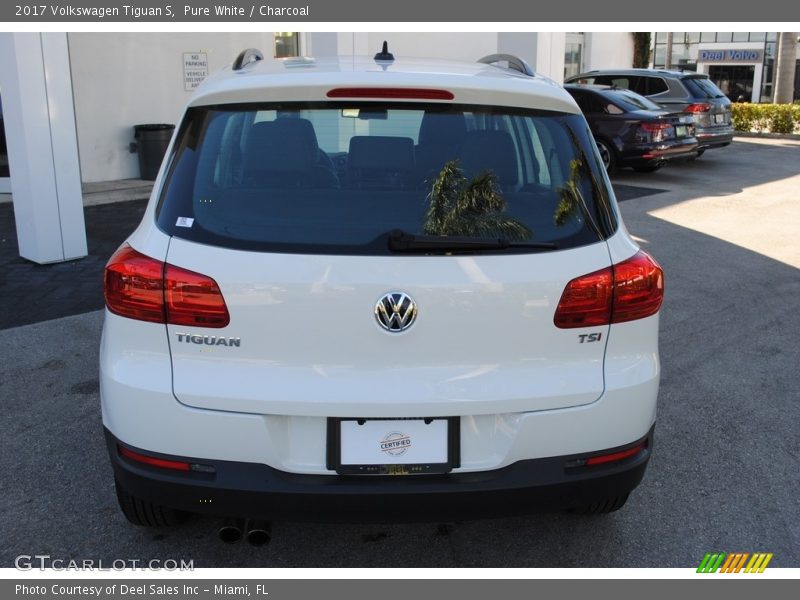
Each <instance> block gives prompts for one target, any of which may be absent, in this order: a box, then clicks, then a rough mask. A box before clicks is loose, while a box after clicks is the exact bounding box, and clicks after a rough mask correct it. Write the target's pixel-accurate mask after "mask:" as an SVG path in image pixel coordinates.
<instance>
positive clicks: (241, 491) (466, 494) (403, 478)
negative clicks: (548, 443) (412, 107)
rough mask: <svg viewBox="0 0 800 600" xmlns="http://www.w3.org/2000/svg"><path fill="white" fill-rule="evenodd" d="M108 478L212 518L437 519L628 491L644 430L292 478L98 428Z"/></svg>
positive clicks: (560, 505) (580, 502)
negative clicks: (159, 448)
mask: <svg viewBox="0 0 800 600" xmlns="http://www.w3.org/2000/svg"><path fill="white" fill-rule="evenodd" d="M105 435H106V442H107V445H108V451H109V455H110V457H111V463H112V466H113V469H114V476H115V477H116V479H117V481H118V483H119V484H120V485H121V486H122V487H124V488H125V489H126V490H127V491H128V492H129V493H131V494H133V495H134V496H137V497H139V498H141V499H144V500H147V501H150V502H153V503H156V504H161V505H163V506H167V507H170V508H175V509H179V510H184V511H188V512H194V513H201V514H207V515H216V516H235V517H248V518H259V519H287V520H298V521H361V522H365V521H405V520H414V521H436V520H442V519H444V520H462V519H472V518H485V517H493V516H506V515H513V514H526V513H531V512H537V511H542V510H548V509H565V508H566V509H569V508H578V507H581V506H584V505H586V504H590V503H592V502H593V501H596V500H599V499H601V498H613V497H616V496H621V495H623V494H626V493H628V492H630V491H631V490H633V489H634V488H635V487H636V486H637V485H638V484H639V482H640V481H641V480H642V477H643V476H644V471H645V468H646V467H647V462H648V460H649V458H650V454H651V452H652V448H653V429H651V430H650V431H649V432H648V433H647V435H646V436H645V437H644V438H642V439H640V440H636V441H634V442H632V443H630V444H626V445H625V446H621V447H618V448H609V449H607V450H603V451H602V452H595V453H587V454H581V455H569V456H559V457H551V458H540V459H532V460H523V461H519V462H516V463H514V464H512V465H509V466H507V467H503V468H501V469H496V470H492V471H479V472H471V473H448V474H446V475H397V476H383V475H335V474H334V475H298V474H294V473H287V472H284V471H279V470H277V469H273V468H271V467H269V466H267V465H263V464H256V463H241V462H231V461H214V460H207V459H194V458H188V457H175V456H165V455H160V454H155V453H152V452H148V451H147V450H144V449H140V448H136V447H132V446H128V445H127V444H124V443H122V442H121V441H120V440H117V439H116V438H115V437H114V435H113V434H112V433H111V432H110V431H108V430H107V429H106V430H105ZM643 441H646V442H647V444H646V448H645V449H644V450H642V451H641V452H639V453H637V454H636V455H634V456H632V457H630V458H627V459H625V460H622V461H619V462H615V463H609V464H604V465H600V466H596V467H580V468H567V466H566V465H567V463H568V462H570V463H572V462H574V460H575V459H577V458H585V457H587V456H592V455H596V454H607V453H611V452H616V451H619V450H624V449H627V448H630V447H633V446H636V445H638V444H641V443H642V442H643ZM119 446H124V447H126V448H130V449H131V450H134V451H136V452H141V453H146V454H149V455H152V456H156V457H158V458H165V459H168V460H178V461H181V460H184V461H187V462H197V463H202V464H203V465H210V466H213V467H214V470H215V472H214V473H213V474H210V473H192V472H178V471H170V470H166V469H160V468H157V467H151V466H147V465H143V464H140V463H136V462H133V461H131V460H129V459H127V458H124V457H122V456H120V453H119V450H118V447H119Z"/></svg>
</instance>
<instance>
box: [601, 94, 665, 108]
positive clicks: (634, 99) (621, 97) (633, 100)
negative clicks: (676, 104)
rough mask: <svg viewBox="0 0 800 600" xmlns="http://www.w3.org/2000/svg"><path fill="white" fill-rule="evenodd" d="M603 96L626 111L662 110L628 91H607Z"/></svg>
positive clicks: (650, 101) (651, 102) (642, 97)
mask: <svg viewBox="0 0 800 600" xmlns="http://www.w3.org/2000/svg"><path fill="white" fill-rule="evenodd" d="M604 94H605V95H606V96H607V97H608V98H609V99H610V100H613V101H614V102H615V103H616V104H618V105H620V106H621V107H622V108H624V109H626V110H628V111H632V110H662V108H661V107H660V106H659V105H658V104H656V103H655V102H653V101H652V100H648V99H647V98H645V97H644V96H640V95H639V94H637V93H636V92H631V91H630V90H608V91H606V92H604Z"/></svg>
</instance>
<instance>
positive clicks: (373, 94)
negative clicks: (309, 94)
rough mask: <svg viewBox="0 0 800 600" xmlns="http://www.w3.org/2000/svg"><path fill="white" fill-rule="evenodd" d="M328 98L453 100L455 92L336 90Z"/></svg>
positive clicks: (393, 89) (404, 89)
mask: <svg viewBox="0 0 800 600" xmlns="http://www.w3.org/2000/svg"><path fill="white" fill-rule="evenodd" d="M327 96H328V98H389V99H400V100H452V99H453V98H455V96H453V92H448V91H447V90H432V89H425V88H380V87H378V88H373V87H363V88H334V89H332V90H330V91H328V93H327Z"/></svg>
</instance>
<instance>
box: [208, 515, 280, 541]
mask: <svg viewBox="0 0 800 600" xmlns="http://www.w3.org/2000/svg"><path fill="white" fill-rule="evenodd" d="M217 535H218V536H219V539H220V540H222V541H223V542H225V543H226V544H236V543H238V542H241V541H242V538H244V539H246V540H247V543H248V544H250V545H251V546H265V545H267V544H269V543H270V541H271V540H272V525H271V524H270V522H269V521H261V520H257V519H247V520H245V519H225V522H224V523H223V524H222V527H220V528H219V530H217Z"/></svg>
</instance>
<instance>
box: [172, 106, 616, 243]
mask: <svg viewBox="0 0 800 600" xmlns="http://www.w3.org/2000/svg"><path fill="white" fill-rule="evenodd" d="M590 136H591V134H590V133H589V132H588V129H587V126H586V122H585V120H584V119H583V117H582V116H580V115H567V114H563V113H552V112H550V113H544V112H530V111H516V110H509V109H501V108H492V107H485V106H481V107H477V106H453V105H442V104H438V105H436V104H434V105H425V104H407V103H406V104H395V103H388V104H383V103H346V104H345V103H341V104H339V103H313V104H309V103H304V104H280V105H277V104H258V105H253V104H248V105H222V106H213V107H199V108H191V109H189V111H188V112H187V115H186V117H185V119H184V122H183V124H182V125H181V128H180V131H179V133H178V139H177V141H176V143H175V146H174V151H173V154H172V156H171V157H170V167H169V170H168V175H167V180H166V183H165V186H164V188H163V191H162V195H161V198H160V203H159V207H158V212H157V220H158V225H159V227H160V228H161V229H162V230H164V231H165V232H167V233H168V234H170V235H175V236H177V237H180V238H184V239H189V240H192V241H196V242H200V243H204V244H212V245H218V246H224V247H229V248H240V249H253V250H263V251H274V252H294V253H297V252H300V253H312V254H313V253H317V254H367V255H372V254H388V253H390V250H389V244H388V243H387V242H388V239H389V236H390V234H391V232H392V231H397V230H401V231H403V232H405V233H407V234H410V235H428V236H431V235H432V236H459V237H470V238H487V239H489V238H491V239H498V238H501V239H504V240H510V241H519V242H548V243H552V244H553V245H555V246H557V247H558V248H568V247H575V246H580V245H585V244H590V243H593V242H597V241H598V240H599V239H603V238H604V237H607V236H608V235H610V233H611V232H612V231H613V230H614V229H616V222H615V218H614V213H613V211H612V209H611V208H610V204H609V198H608V194H607V190H606V188H605V179H604V177H603V176H602V174H601V173H602V171H601V169H602V166H601V164H600V163H599V159H598V158H597V153H596V151H595V149H594V145H593V143H592V142H591V137H590ZM504 251H512V252H530V251H533V250H531V249H525V248H518V247H513V248H508V249H506V250H504Z"/></svg>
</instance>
